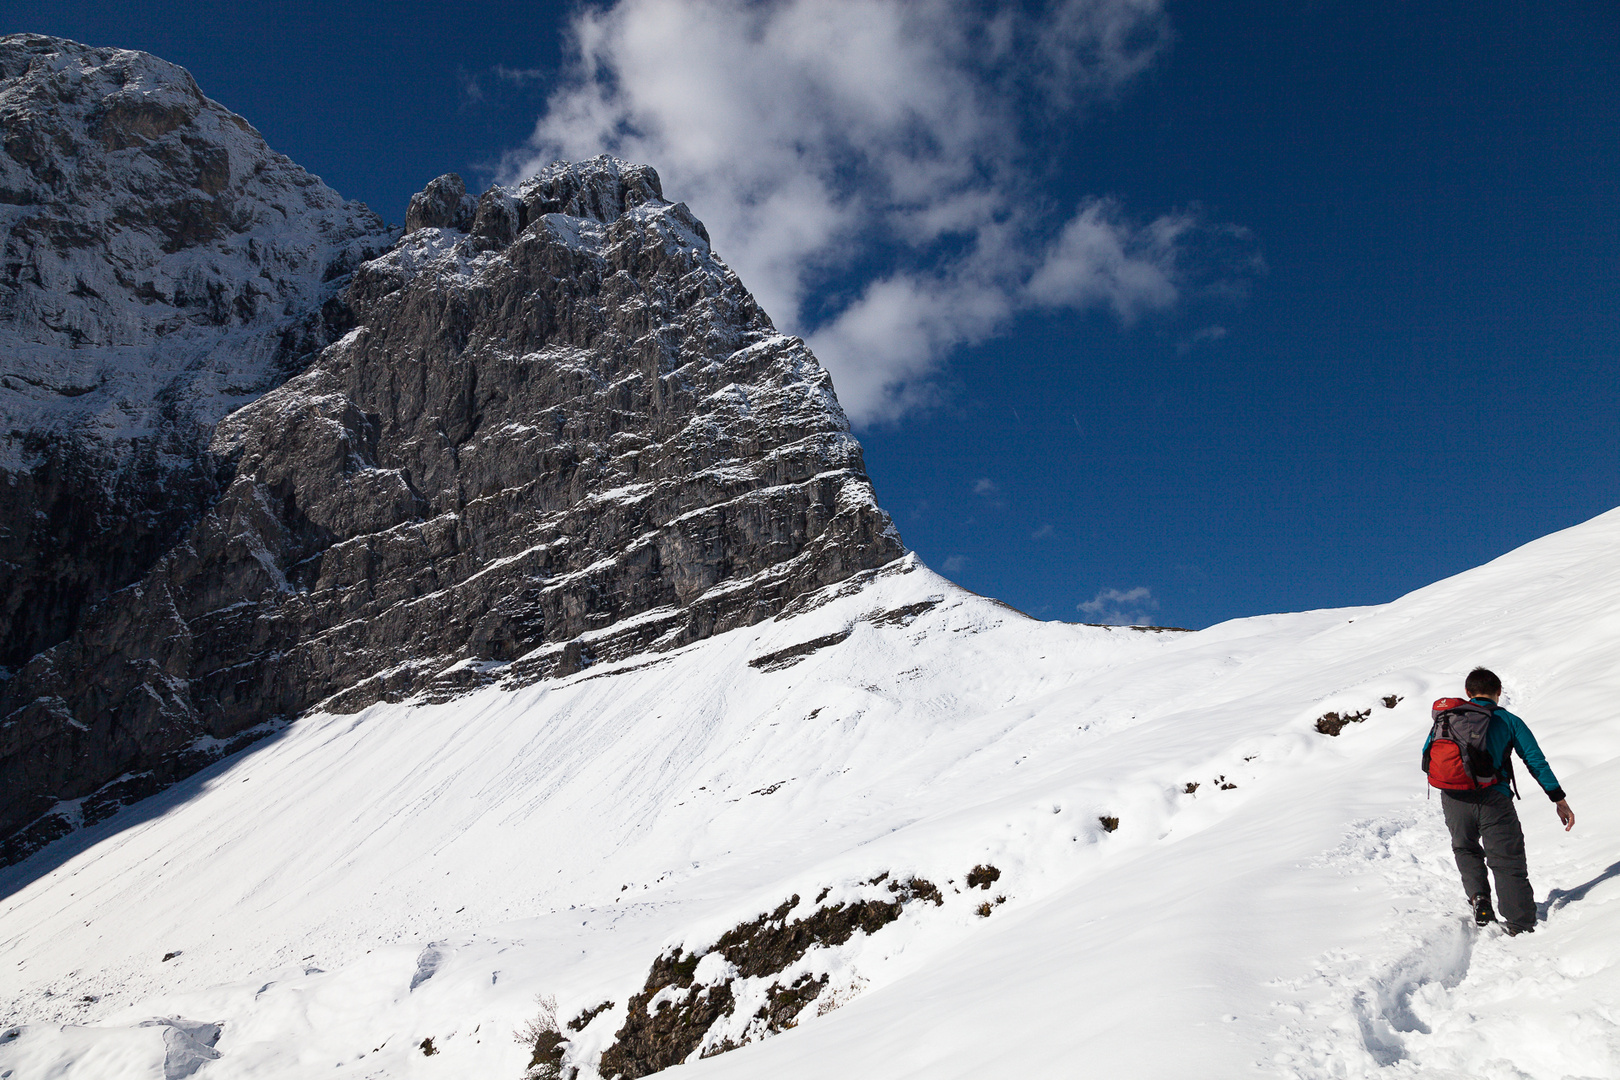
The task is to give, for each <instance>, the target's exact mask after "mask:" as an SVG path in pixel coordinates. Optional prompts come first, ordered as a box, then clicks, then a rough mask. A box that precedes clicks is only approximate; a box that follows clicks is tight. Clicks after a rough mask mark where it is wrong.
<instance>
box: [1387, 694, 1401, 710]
mask: <svg viewBox="0 0 1620 1080" xmlns="http://www.w3.org/2000/svg"><path fill="white" fill-rule="evenodd" d="M1383 700H1384V708H1386V709H1393V708H1394V707H1395V706H1397V705H1399V704H1400V703H1401V702H1403V701H1405V700H1406V699H1405V698H1403V697H1401V696H1400V695H1399V694H1385V695H1384V699H1383Z"/></svg>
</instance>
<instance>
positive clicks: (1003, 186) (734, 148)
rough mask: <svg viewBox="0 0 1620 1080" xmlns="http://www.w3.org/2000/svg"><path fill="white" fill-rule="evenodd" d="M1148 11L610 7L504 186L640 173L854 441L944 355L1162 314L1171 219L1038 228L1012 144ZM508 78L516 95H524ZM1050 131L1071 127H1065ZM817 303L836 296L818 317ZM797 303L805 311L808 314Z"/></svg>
mask: <svg viewBox="0 0 1620 1080" xmlns="http://www.w3.org/2000/svg"><path fill="white" fill-rule="evenodd" d="M1161 8H1162V0H1042V2H1033V0H1032V2H1029V3H1023V4H1016V5H1003V6H1001V7H1000V8H999V9H995V10H989V9H988V8H987V5H983V4H979V3H977V2H975V0H617V2H616V3H613V4H611V5H609V6H606V7H587V8H584V9H582V10H581V12H580V13H579V14H578V15H577V16H576V17H575V20H574V24H573V34H574V54H575V69H574V70H573V72H572V74H571V75H570V76H569V77H567V78H565V79H564V81H563V85H562V87H561V89H559V90H558V91H556V92H555V93H553V94H552V96H551V98H550V100H549V105H548V109H547V112H546V114H545V115H544V116H543V117H542V118H541V119H540V121H539V124H538V125H537V127H536V130H535V133H534V137H533V140H532V145H531V148H530V151H529V152H527V153H526V154H525V155H523V156H522V157H521V158H514V160H513V162H512V171H513V172H514V173H528V172H533V171H534V170H536V169H538V168H539V167H541V166H542V165H544V164H546V163H548V162H549V161H551V160H553V159H555V158H557V157H564V158H582V157H589V156H592V155H595V154H597V153H601V152H603V151H607V152H612V153H616V154H619V155H621V156H623V157H626V158H630V159H632V160H636V161H644V162H648V163H650V164H652V165H654V166H655V167H656V168H657V169H658V170H659V172H660V173H661V175H662V177H663V179H664V185H665V190H666V192H667V193H668V194H670V195H671V196H672V197H674V198H677V199H681V200H684V201H685V202H687V203H688V204H689V205H691V206H692V208H693V210H694V211H695V212H696V213H697V214H698V216H699V217H701V218H702V219H703V220H704V222H705V224H706V225H707V226H708V228H709V231H710V234H711V235H712V236H713V237H714V239H715V247H716V250H717V251H719V252H720V253H721V255H722V256H724V257H725V258H726V259H727V260H728V261H729V262H730V263H731V264H732V265H733V266H734V267H735V268H736V270H737V271H738V273H739V274H740V275H741V276H742V279H743V281H744V282H745V283H747V285H748V286H749V288H751V289H752V290H753V291H754V294H755V296H756V298H757V299H758V300H759V301H760V303H761V305H762V306H763V307H764V308H765V310H766V311H767V312H769V313H770V314H771V316H772V317H773V318H774V319H775V320H776V322H777V324H778V326H779V327H781V328H782V329H784V330H787V331H790V332H796V333H803V334H806V336H807V337H808V339H809V341H810V343H811V346H812V348H814V349H815V351H816V354H817V355H818V357H820V359H821V360H822V362H823V363H824V364H825V365H826V366H827V367H828V368H829V370H831V371H832V373H833V378H834V382H835V384H836V386H837V389H838V396H839V399H840V400H841V401H842V402H843V403H844V407H845V409H846V410H847V411H848V412H849V414H850V417H851V419H852V420H854V421H855V422H856V423H872V422H880V421H885V420H892V419H895V418H897V417H898V416H900V415H903V414H904V413H905V412H907V411H908V410H910V409H913V408H917V407H919V406H923V405H926V404H928V403H929V402H930V401H931V400H932V399H933V395H934V394H935V384H934V382H933V381H932V377H933V376H934V375H935V374H937V372H938V370H939V367H940V364H941V363H942V361H943V358H944V357H945V356H946V355H947V354H948V353H949V352H950V350H952V349H954V348H956V347H958V346H961V345H964V344H968V343H972V342H977V341H982V340H984V339H986V338H988V337H990V336H992V335H994V334H996V333H998V332H999V331H1001V330H1002V329H1004V328H1005V327H1006V325H1007V323H1008V321H1009V319H1010V318H1011V317H1012V316H1013V315H1014V314H1016V313H1017V312H1018V311H1020V310H1023V309H1027V308H1031V307H1046V308H1063V307H1090V306H1103V307H1107V308H1109V309H1112V310H1113V311H1114V312H1115V313H1116V314H1117V315H1118V316H1119V317H1120V318H1121V319H1122V320H1126V321H1129V320H1131V319H1135V318H1138V317H1140V316H1141V315H1142V314H1144V313H1147V312H1150V311H1154V310H1159V309H1163V308H1167V307H1169V306H1171V305H1173V304H1174V303H1175V302H1176V300H1177V298H1178V296H1179V293H1180V285H1179V284H1178V273H1179V269H1178V255H1179V253H1180V251H1181V248H1182V246H1183V243H1182V241H1183V238H1184V237H1185V235H1186V234H1187V233H1188V232H1189V231H1190V230H1194V229H1195V228H1196V224H1195V222H1194V220H1193V219H1192V218H1190V217H1187V216H1185V215H1172V216H1167V217H1163V218H1160V219H1159V220H1157V221H1153V222H1150V223H1147V224H1145V225H1141V224H1137V223H1133V222H1132V221H1131V220H1129V218H1128V217H1127V216H1126V215H1125V213H1124V212H1123V211H1122V209H1121V208H1120V207H1119V206H1118V205H1117V204H1115V203H1113V202H1107V201H1095V200H1094V201H1088V202H1086V203H1084V204H1083V205H1081V206H1080V207H1079V208H1078V209H1077V210H1076V212H1075V214H1074V216H1073V218H1072V219H1070V220H1069V221H1067V223H1060V222H1056V221H1052V220H1051V219H1050V218H1049V216H1048V215H1046V214H1044V213H1043V212H1042V211H1041V210H1040V209H1039V207H1041V205H1042V201H1041V200H1040V199H1039V198H1038V197H1036V196H1035V195H1034V194H1033V193H1032V191H1031V190H1030V182H1029V180H1028V176H1029V174H1030V171H1031V162H1030V158H1031V150H1030V147H1029V146H1028V145H1027V140H1026V138H1025V133H1026V132H1027V131H1028V130H1029V128H1030V126H1031V125H1038V124H1042V123H1051V122H1054V121H1055V120H1057V119H1059V118H1063V119H1064V121H1065V122H1072V120H1073V112H1072V110H1073V109H1074V107H1076V106H1078V105H1081V104H1084V103H1085V102H1086V101H1088V100H1093V99H1097V98H1101V97H1107V96H1109V95H1111V94H1114V93H1115V92H1117V91H1118V90H1120V89H1121V88H1122V87H1123V86H1124V85H1125V84H1126V83H1128V82H1129V81H1130V80H1131V79H1133V78H1134V77H1136V76H1137V75H1138V74H1140V73H1141V72H1142V71H1143V70H1144V69H1146V68H1147V67H1148V66H1149V65H1151V64H1152V63H1153V60H1154V58H1155V57H1156V56H1157V54H1158V53H1159V51H1160V50H1161V48H1162V47H1163V44H1164V42H1165V40H1166V38H1167V34H1168V29H1167V23H1166V19H1165V17H1164V14H1163V11H1162V10H1161ZM525 74H526V73H525ZM1065 110H1069V111H1067V112H1066V111H1065ZM829 287H835V288H837V289H841V290H842V291H841V292H838V293H837V294H836V295H835V296H834V297H833V299H832V301H831V302H830V303H829V301H828V295H829V294H828V292H827V289H828V288H829ZM812 301H813V303H812Z"/></svg>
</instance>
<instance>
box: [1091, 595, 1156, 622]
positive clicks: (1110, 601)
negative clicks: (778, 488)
mask: <svg viewBox="0 0 1620 1080" xmlns="http://www.w3.org/2000/svg"><path fill="white" fill-rule="evenodd" d="M1076 607H1077V608H1078V609H1079V610H1080V611H1081V612H1082V613H1084V614H1085V615H1086V617H1087V621H1089V622H1097V623H1107V624H1108V625H1110V626H1146V625H1148V624H1150V623H1151V622H1152V621H1153V615H1152V613H1153V612H1155V611H1158V610H1159V601H1158V600H1156V599H1155V598H1154V596H1153V590H1152V589H1150V588H1148V587H1147V586H1146V585H1138V586H1137V587H1136V588H1134V589H1099V590H1098V591H1097V595H1096V596H1093V597H1092V598H1091V599H1090V600H1087V601H1085V602H1084V603H1081V604H1078V605H1076Z"/></svg>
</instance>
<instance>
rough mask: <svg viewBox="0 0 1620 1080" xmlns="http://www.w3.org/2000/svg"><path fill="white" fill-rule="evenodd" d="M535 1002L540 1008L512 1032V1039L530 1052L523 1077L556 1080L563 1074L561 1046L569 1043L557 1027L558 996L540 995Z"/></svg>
mask: <svg viewBox="0 0 1620 1080" xmlns="http://www.w3.org/2000/svg"><path fill="white" fill-rule="evenodd" d="M535 1004H536V1005H537V1006H538V1007H539V1008H538V1010H537V1011H536V1013H535V1015H534V1017H533V1019H531V1020H529V1021H528V1022H526V1023H525V1024H524V1025H523V1026H522V1027H520V1028H518V1029H517V1030H516V1031H514V1032H512V1038H514V1039H516V1040H517V1041H518V1042H520V1043H522V1044H523V1045H524V1046H527V1047H529V1048H530V1049H531V1050H532V1051H533V1055H532V1056H531V1057H530V1058H529V1068H528V1071H527V1072H525V1073H524V1074H523V1080H559V1078H560V1077H561V1076H562V1060H563V1047H565V1046H567V1045H568V1040H567V1039H564V1038H563V1034H562V1029H560V1028H559V1027H558V1026H557V999H556V998H554V997H551V996H550V995H549V994H542V995H541V996H540V997H537V998H535ZM580 1026H581V1027H583V1026H584V1025H583V1024H582V1025H580Z"/></svg>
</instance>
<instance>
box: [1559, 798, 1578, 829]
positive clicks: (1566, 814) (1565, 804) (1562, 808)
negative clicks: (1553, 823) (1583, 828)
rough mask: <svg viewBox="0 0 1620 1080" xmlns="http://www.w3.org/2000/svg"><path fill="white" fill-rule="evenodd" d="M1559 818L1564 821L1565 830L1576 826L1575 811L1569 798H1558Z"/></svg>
mask: <svg viewBox="0 0 1620 1080" xmlns="http://www.w3.org/2000/svg"><path fill="white" fill-rule="evenodd" d="M1558 820H1559V821H1562V822H1563V823H1564V831H1565V832H1569V830H1571V829H1573V828H1574V827H1575V811H1573V810H1571V809H1570V808H1569V800H1568V799H1559V800H1558Z"/></svg>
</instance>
